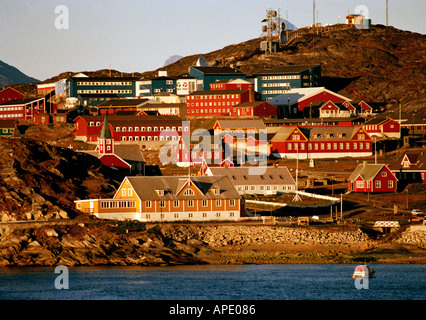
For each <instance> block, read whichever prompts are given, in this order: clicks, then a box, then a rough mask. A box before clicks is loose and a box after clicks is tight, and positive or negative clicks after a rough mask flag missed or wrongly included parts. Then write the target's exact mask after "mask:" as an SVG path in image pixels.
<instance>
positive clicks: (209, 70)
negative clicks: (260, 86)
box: [191, 66, 244, 75]
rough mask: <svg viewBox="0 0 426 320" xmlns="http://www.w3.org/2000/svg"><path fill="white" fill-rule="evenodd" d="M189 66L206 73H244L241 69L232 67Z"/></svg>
mask: <svg viewBox="0 0 426 320" xmlns="http://www.w3.org/2000/svg"><path fill="white" fill-rule="evenodd" d="M191 68H194V69H197V70H199V71H201V72H202V73H204V74H207V75H217V74H244V72H242V71H241V70H238V69H233V68H229V67H198V66H192V67H191Z"/></svg>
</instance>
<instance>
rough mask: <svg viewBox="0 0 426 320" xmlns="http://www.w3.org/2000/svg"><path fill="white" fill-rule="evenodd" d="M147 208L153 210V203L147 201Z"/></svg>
mask: <svg viewBox="0 0 426 320" xmlns="http://www.w3.org/2000/svg"><path fill="white" fill-rule="evenodd" d="M145 207H147V208H152V203H151V201H149V200H148V201H145Z"/></svg>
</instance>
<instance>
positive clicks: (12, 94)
mask: <svg viewBox="0 0 426 320" xmlns="http://www.w3.org/2000/svg"><path fill="white" fill-rule="evenodd" d="M14 99H24V95H23V94H22V93H20V92H19V91H18V90H15V89H13V88H12V87H7V88H6V89H3V90H1V91H0V104H2V103H5V102H8V101H10V100H14Z"/></svg>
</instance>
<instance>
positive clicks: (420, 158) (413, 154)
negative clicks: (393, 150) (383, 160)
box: [389, 149, 426, 171]
mask: <svg viewBox="0 0 426 320" xmlns="http://www.w3.org/2000/svg"><path fill="white" fill-rule="evenodd" d="M405 157H407V158H408V160H409V161H410V164H411V166H410V168H404V167H403V166H402V160H403V159H404V158H405ZM389 168H390V169H391V170H393V171H396V170H403V171H418V170H422V171H426V153H425V150H424V149H422V150H410V151H406V152H405V153H404V154H402V155H401V156H400V157H399V159H398V160H396V161H395V162H394V163H392V164H391V165H390V166H389Z"/></svg>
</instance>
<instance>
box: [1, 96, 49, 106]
mask: <svg viewBox="0 0 426 320" xmlns="http://www.w3.org/2000/svg"><path fill="white" fill-rule="evenodd" d="M39 100H44V97H43V98H26V99H13V100H10V101H6V102H4V103H1V104H0V105H1V106H20V105H24V104H28V103H31V102H35V101H39Z"/></svg>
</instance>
